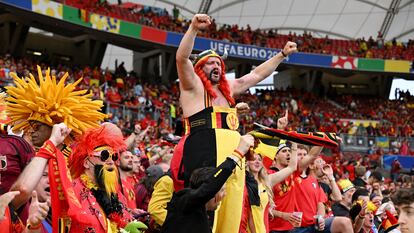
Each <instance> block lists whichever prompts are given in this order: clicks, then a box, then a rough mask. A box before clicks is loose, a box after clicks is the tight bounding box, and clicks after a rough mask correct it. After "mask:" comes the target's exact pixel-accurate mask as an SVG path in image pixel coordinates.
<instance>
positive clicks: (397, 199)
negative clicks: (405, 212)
mask: <svg viewBox="0 0 414 233" xmlns="http://www.w3.org/2000/svg"><path fill="white" fill-rule="evenodd" d="M391 200H392V202H394V205H404V204H405V205H410V204H411V203H414V188H409V189H407V188H402V189H399V190H398V191H397V192H396V193H395V194H394V195H393V196H392V197H391Z"/></svg>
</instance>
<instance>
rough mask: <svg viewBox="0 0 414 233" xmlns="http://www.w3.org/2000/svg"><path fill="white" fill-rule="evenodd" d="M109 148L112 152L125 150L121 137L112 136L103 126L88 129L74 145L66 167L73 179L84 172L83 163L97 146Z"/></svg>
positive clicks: (109, 130) (107, 128)
mask: <svg viewBox="0 0 414 233" xmlns="http://www.w3.org/2000/svg"><path fill="white" fill-rule="evenodd" d="M104 145H106V146H110V147H111V148H112V149H113V150H114V152H120V151H122V150H125V149H126V145H125V143H124V139H123V137H122V135H118V134H114V133H112V131H111V128H110V127H106V126H105V125H103V126H100V127H99V128H95V129H89V130H87V131H86V132H85V133H84V134H83V135H81V136H79V137H78V138H77V140H76V142H75V144H74V150H73V152H72V154H71V155H70V157H69V161H68V165H69V169H70V172H71V175H72V177H73V178H78V177H79V176H80V175H82V173H83V172H84V171H85V167H84V166H83V163H84V161H85V159H86V158H88V157H89V155H90V154H91V153H92V152H93V151H94V149H95V148H97V147H99V146H104Z"/></svg>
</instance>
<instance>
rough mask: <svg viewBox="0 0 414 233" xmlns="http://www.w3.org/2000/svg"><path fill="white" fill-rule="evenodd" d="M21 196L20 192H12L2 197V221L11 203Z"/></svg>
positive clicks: (0, 211)
mask: <svg viewBox="0 0 414 233" xmlns="http://www.w3.org/2000/svg"><path fill="white" fill-rule="evenodd" d="M19 194H20V191H10V192H7V193H5V194H3V195H1V196H0V220H2V219H3V218H4V213H5V211H6V208H7V206H8V205H9V203H10V202H11V201H12V200H13V199H14V198H15V197H16V196H17V195H19Z"/></svg>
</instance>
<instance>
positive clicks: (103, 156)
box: [94, 150, 119, 162]
mask: <svg viewBox="0 0 414 233" xmlns="http://www.w3.org/2000/svg"><path fill="white" fill-rule="evenodd" d="M94 156H95V157H99V158H100V159H101V161H102V162H105V161H106V160H108V159H109V157H111V158H112V161H114V162H115V161H117V160H118V157H119V156H118V153H112V154H111V153H109V151H108V150H102V151H101V153H100V154H99V155H94Z"/></svg>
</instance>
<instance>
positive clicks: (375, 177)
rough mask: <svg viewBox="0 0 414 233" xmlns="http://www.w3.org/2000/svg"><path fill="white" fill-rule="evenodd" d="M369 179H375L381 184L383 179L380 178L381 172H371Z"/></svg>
mask: <svg viewBox="0 0 414 233" xmlns="http://www.w3.org/2000/svg"><path fill="white" fill-rule="evenodd" d="M369 177H372V178H374V179H376V180H377V181H378V182H381V181H382V179H383V176H382V174H381V172H379V171H374V172H372V173H371V175H370V176H369Z"/></svg>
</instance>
